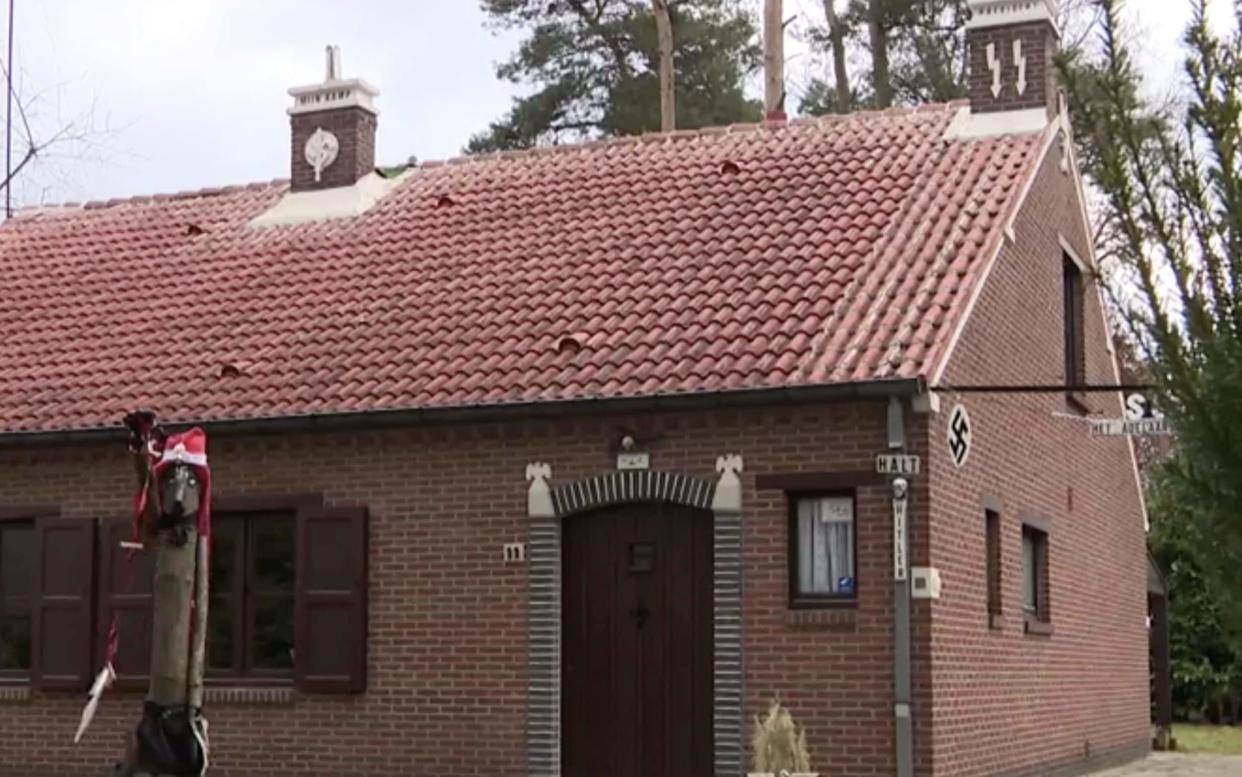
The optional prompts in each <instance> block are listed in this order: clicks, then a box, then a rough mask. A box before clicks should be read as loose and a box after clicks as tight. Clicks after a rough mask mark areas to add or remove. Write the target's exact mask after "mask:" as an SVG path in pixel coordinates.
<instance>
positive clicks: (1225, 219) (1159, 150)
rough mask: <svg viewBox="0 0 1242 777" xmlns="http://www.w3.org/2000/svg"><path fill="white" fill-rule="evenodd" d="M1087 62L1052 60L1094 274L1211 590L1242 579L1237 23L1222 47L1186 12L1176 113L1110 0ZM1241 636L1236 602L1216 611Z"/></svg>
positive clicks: (1168, 493) (1240, 22)
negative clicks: (1066, 104) (1142, 379)
mask: <svg viewBox="0 0 1242 777" xmlns="http://www.w3.org/2000/svg"><path fill="white" fill-rule="evenodd" d="M1099 5H1100V6H1101V7H1102V9H1103V11H1104V18H1103V23H1102V28H1101V30H1102V32H1101V41H1100V43H1101V45H1100V54H1099V56H1097V57H1087V56H1083V55H1079V56H1068V57H1064V58H1063V59H1062V61H1061V63H1060V70H1061V76H1062V80H1063V82H1064V83H1065V85H1066V87H1067V90H1068V94H1069V98H1070V116H1071V118H1072V120H1073V122H1074V131H1075V137H1076V139H1077V141H1078V143H1079V146H1080V150H1081V153H1080V158H1081V160H1082V162H1083V167H1084V169H1085V171H1086V172H1087V174H1088V176H1089V177H1090V179H1091V182H1092V183H1093V184H1094V186H1095V189H1096V191H1098V193H1099V194H1100V198H1099V206H1100V210H1101V213H1100V215H1099V216H1098V217H1097V220H1098V222H1099V223H1100V225H1101V234H1100V238H1099V240H1098V241H1097V242H1098V243H1099V244H1100V245H1101V247H1102V249H1103V250H1102V254H1103V255H1104V256H1105V257H1107V259H1108V261H1107V264H1106V265H1105V266H1104V267H1103V269H1104V270H1105V271H1106V274H1107V275H1106V277H1107V278H1108V280H1109V281H1110V282H1109V283H1108V284H1107V285H1106V288H1109V289H1110V290H1111V292H1112V295H1113V300H1114V304H1115V307H1116V308H1117V309H1118V311H1119V312H1120V314H1121V320H1122V321H1123V322H1124V324H1125V325H1126V327H1127V332H1128V335H1129V338H1130V340H1131V341H1132V342H1133V343H1134V344H1135V346H1136V347H1137V348H1139V349H1140V352H1141V354H1142V358H1143V361H1144V362H1145V363H1146V364H1147V365H1149V368H1150V370H1151V372H1152V375H1153V377H1154V379H1155V381H1156V383H1157V384H1158V386H1159V401H1160V404H1161V408H1162V410H1163V411H1164V412H1165V413H1167V414H1168V416H1169V417H1170V418H1171V420H1172V421H1173V426H1174V429H1175V432H1176V440H1177V447H1176V450H1175V451H1174V453H1173V455H1172V456H1170V457H1169V458H1168V460H1167V461H1166V462H1164V464H1163V465H1162V467H1161V468H1160V470H1159V473H1158V478H1157V481H1158V483H1159V492H1158V493H1159V496H1160V497H1161V498H1162V499H1163V501H1164V502H1165V503H1167V504H1172V505H1177V506H1178V509H1179V510H1181V511H1183V512H1184V513H1185V515H1186V516H1187V518H1188V520H1192V521H1193V522H1194V524H1195V531H1194V532H1193V534H1192V536H1194V537H1198V538H1200V542H1199V543H1198V545H1197V546H1196V548H1197V550H1196V559H1195V560H1196V563H1197V565H1198V566H1199V567H1200V568H1201V569H1202V570H1203V572H1204V574H1205V575H1207V576H1209V577H1211V578H1212V579H1213V580H1214V581H1215V584H1216V585H1217V587H1218V588H1219V590H1222V591H1224V590H1233V591H1236V590H1237V581H1238V569H1239V568H1242V510H1239V505H1240V504H1242V392H1240V391H1239V390H1238V386H1240V385H1242V126H1240V124H1239V118H1240V117H1242V17H1235V19H1234V25H1235V27H1234V29H1232V30H1231V31H1230V32H1229V34H1228V35H1227V36H1219V35H1217V34H1216V33H1215V32H1214V31H1213V30H1212V29H1211V28H1210V27H1209V25H1208V23H1207V17H1206V4H1205V0H1193V6H1194V12H1195V15H1194V20H1193V22H1192V24H1191V26H1190V28H1189V29H1188V30H1187V32H1186V36H1185V50H1186V66H1185V74H1186V82H1187V84H1188V86H1189V90H1188V93H1187V95H1186V100H1185V102H1184V104H1181V103H1176V104H1171V105H1164V104H1151V103H1149V102H1147V101H1146V100H1145V99H1144V98H1143V94H1144V92H1143V89H1142V83H1141V79H1140V77H1139V74H1138V70H1137V68H1136V67H1135V64H1134V63H1135V61H1136V59H1135V54H1134V53H1133V52H1132V51H1131V48H1130V45H1129V44H1127V43H1126V38H1125V35H1124V31H1123V30H1122V25H1121V21H1120V16H1119V11H1120V3H1119V2H1118V0H1099ZM1220 604H1221V612H1222V616H1223V617H1224V618H1225V619H1226V622H1227V623H1229V624H1230V625H1231V626H1232V627H1233V628H1234V630H1235V632H1236V633H1238V634H1242V598H1239V597H1237V596H1233V597H1227V598H1225V599H1223V600H1222V601H1221V603H1220Z"/></svg>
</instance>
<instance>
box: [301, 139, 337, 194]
mask: <svg viewBox="0 0 1242 777" xmlns="http://www.w3.org/2000/svg"><path fill="white" fill-rule="evenodd" d="M340 150H341V144H340V143H339V142H338V141H337V139H336V135H333V134H332V133H331V132H328V131H327V130H325V129H324V128H322V127H319V128H317V129H316V130H315V131H314V132H313V133H312V134H311V136H310V137H309V138H307V139H306V149H305V154H306V163H307V164H308V165H310V166H311V167H313V168H315V181H316V182H318V181H319V175H320V173H322V172H323V171H324V170H325V169H327V167H328V166H329V165H331V164H332V163H333V162H335V161H336V154H337V152H338V151H340Z"/></svg>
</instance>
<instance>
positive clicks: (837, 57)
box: [824, 0, 853, 113]
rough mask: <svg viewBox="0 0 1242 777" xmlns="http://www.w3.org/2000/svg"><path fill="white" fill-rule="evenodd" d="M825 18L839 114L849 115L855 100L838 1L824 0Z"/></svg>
mask: <svg viewBox="0 0 1242 777" xmlns="http://www.w3.org/2000/svg"><path fill="white" fill-rule="evenodd" d="M824 16H825V17H826V19H827V22H828V43H829V45H830V46H831V47H832V75H833V78H835V79H836V83H837V100H836V104H837V112H838V113H849V112H850V108H851V107H853V106H852V105H851V104H850V103H852V102H853V99H852V96H851V95H850V76H849V72H848V70H847V69H846V64H845V25H844V24H843V23H842V22H841V16H840V15H839V14H838V13H837V7H836V0H824Z"/></svg>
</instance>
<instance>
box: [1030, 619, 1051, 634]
mask: <svg viewBox="0 0 1242 777" xmlns="http://www.w3.org/2000/svg"><path fill="white" fill-rule="evenodd" d="M1025 629H1026V633H1027V634H1030V635H1031V636H1035V637H1051V636H1052V624H1051V623H1049V622H1048V621H1044V620H1040V619H1039V618H1036V617H1035V616H1034V615H1027V616H1026V626H1025Z"/></svg>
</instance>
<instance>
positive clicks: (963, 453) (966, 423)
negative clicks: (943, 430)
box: [948, 405, 974, 467]
mask: <svg viewBox="0 0 1242 777" xmlns="http://www.w3.org/2000/svg"><path fill="white" fill-rule="evenodd" d="M948 431H949V434H948V439H949V458H951V459H953V463H954V465H956V466H958V467H961V466H964V465H965V464H966V459H968V458H970V441H971V438H972V437H973V436H974V428H973V427H972V426H971V424H970V414H969V413H967V412H966V407H965V406H964V405H954V406H953V412H952V413H949V430H948Z"/></svg>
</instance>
